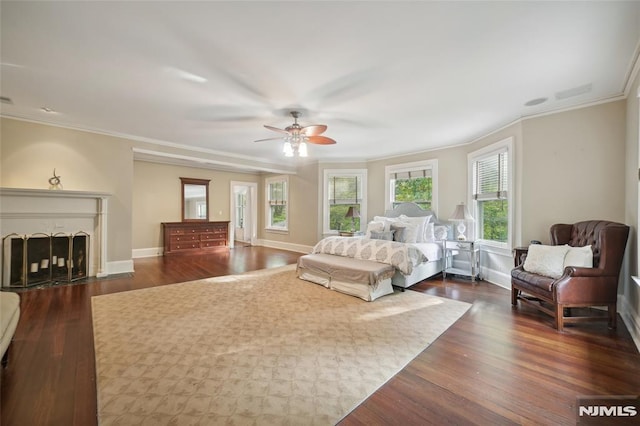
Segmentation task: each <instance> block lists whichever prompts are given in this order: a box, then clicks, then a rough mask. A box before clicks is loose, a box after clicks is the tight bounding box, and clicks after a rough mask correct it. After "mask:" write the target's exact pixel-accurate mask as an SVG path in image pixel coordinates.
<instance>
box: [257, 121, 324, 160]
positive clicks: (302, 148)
mask: <svg viewBox="0 0 640 426" xmlns="http://www.w3.org/2000/svg"><path fill="white" fill-rule="evenodd" d="M290 114H291V116H292V117H293V124H292V125H290V126H287V127H285V128H284V129H279V128H277V127H273V126H269V125H266V124H265V125H264V127H266V128H267V129H269V130H273V131H274V132H278V133H282V134H284V136H283V137H277V138H267V139H260V140H257V141H256V142H264V141H271V140H280V139H284V155H285V156H286V157H293V156H294V154H298V155H299V156H300V157H306V156H307V143H312V144H316V145H333V144H335V143H336V141H335V140H333V139H331V138H328V137H326V136H321V134H322V133H324V132H325V131H326V130H327V126H326V125H324V124H314V125H311V126H304V127H302V126H301V125H300V124H298V117H300V112H299V111H291V112H290Z"/></svg>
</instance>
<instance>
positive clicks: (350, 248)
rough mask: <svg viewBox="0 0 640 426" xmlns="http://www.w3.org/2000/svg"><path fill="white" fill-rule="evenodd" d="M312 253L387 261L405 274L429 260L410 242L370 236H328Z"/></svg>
mask: <svg viewBox="0 0 640 426" xmlns="http://www.w3.org/2000/svg"><path fill="white" fill-rule="evenodd" d="M312 253H325V254H333V255H335V256H344V257H352V258H354V259H362V260H373V261H376V262H380V263H386V264H388V265H392V266H394V267H396V268H397V269H398V270H399V271H400V272H402V273H403V274H405V275H409V274H411V273H412V272H413V268H414V267H415V266H417V265H419V264H421V263H424V262H427V261H428V260H427V258H426V257H425V256H424V254H422V252H421V251H420V250H418V249H417V248H415V247H413V246H412V245H410V244H405V243H398V242H396V241H386V240H374V239H369V238H350V237H327V238H324V239H322V240H320V241H319V242H318V243H317V244H316V245H315V247H314V248H313V251H312Z"/></svg>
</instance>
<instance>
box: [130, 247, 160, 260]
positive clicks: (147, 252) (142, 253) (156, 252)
mask: <svg viewBox="0 0 640 426" xmlns="http://www.w3.org/2000/svg"><path fill="white" fill-rule="evenodd" d="M163 254H164V247H149V248H141V249H133V250H132V251H131V257H132V258H134V259H140V258H143V257H158V256H162V255H163Z"/></svg>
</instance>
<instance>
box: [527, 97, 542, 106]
mask: <svg viewBox="0 0 640 426" xmlns="http://www.w3.org/2000/svg"><path fill="white" fill-rule="evenodd" d="M545 102H547V98H535V99H531V100H530V101H529V102H526V103H525V104H524V106H528V107H530V106H536V105H540V104H543V103H545Z"/></svg>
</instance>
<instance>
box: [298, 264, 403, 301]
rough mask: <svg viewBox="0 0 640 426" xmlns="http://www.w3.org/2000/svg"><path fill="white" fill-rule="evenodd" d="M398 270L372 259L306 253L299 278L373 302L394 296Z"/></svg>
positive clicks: (300, 267) (300, 265) (300, 266)
mask: <svg viewBox="0 0 640 426" xmlns="http://www.w3.org/2000/svg"><path fill="white" fill-rule="evenodd" d="M394 273H395V268H394V267H393V266H391V265H387V264H385V263H379V262H374V261H372V260H360V259H353V258H350V257H342V256H334V255H332V254H323V253H316V254H306V255H304V256H300V258H299V259H298V267H297V276H298V278H300V279H303V280H306V281H310V282H313V283H316V284H320V285H322V286H324V287H326V288H329V289H331V290H335V291H339V292H341V293H345V294H349V295H351V296H356V297H359V298H361V299H363V300H366V301H368V302H371V301H373V300H375V299H377V298H379V297H382V296H384V295H387V294H391V293H393V286H392V285H391V277H392V276H393V274H394Z"/></svg>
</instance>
